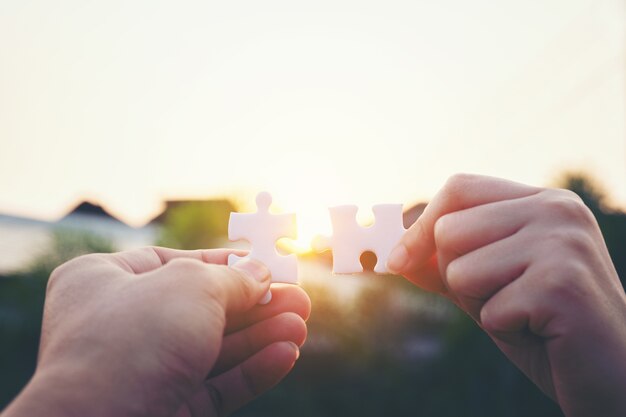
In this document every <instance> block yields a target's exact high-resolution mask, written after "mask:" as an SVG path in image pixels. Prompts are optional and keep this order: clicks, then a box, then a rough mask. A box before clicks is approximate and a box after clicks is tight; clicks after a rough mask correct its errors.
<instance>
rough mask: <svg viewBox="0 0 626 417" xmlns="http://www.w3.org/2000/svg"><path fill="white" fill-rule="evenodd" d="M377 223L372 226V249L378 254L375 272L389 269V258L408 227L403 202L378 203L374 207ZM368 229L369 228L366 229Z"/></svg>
mask: <svg viewBox="0 0 626 417" xmlns="http://www.w3.org/2000/svg"><path fill="white" fill-rule="evenodd" d="M372 212H373V213H374V218H375V219H376V220H375V223H374V225H373V226H371V227H370V228H368V229H370V234H371V236H370V239H368V242H369V243H370V245H369V246H370V249H369V250H371V251H372V252H374V253H375V254H376V260H377V261H376V266H375V267H374V272H377V273H379V274H384V273H387V272H389V271H387V258H389V254H390V253H391V251H392V250H393V248H395V247H396V245H397V244H398V242H400V239H401V238H402V235H403V234H404V232H406V229H405V228H404V224H403V221H402V204H378V205H375V206H374V207H372ZM366 230H367V229H366Z"/></svg>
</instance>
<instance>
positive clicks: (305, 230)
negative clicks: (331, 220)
mask: <svg viewBox="0 0 626 417" xmlns="http://www.w3.org/2000/svg"><path fill="white" fill-rule="evenodd" d="M297 216H298V217H297V228H298V237H297V238H296V239H293V240H292V239H281V240H280V241H279V243H280V245H281V246H282V247H283V248H284V249H285V250H286V251H288V252H290V253H295V254H298V255H303V254H306V253H310V252H312V250H313V249H312V247H311V243H312V242H313V239H314V238H315V237H316V236H318V235H325V234H328V233H329V231H328V228H329V226H328V225H327V224H326V223H327V219H325V218H324V217H323V216H320V213H312V212H311V211H307V210H302V211H298V212H297Z"/></svg>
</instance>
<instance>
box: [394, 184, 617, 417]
mask: <svg viewBox="0 0 626 417" xmlns="http://www.w3.org/2000/svg"><path fill="white" fill-rule="evenodd" d="M388 267H389V269H390V270H392V271H394V272H397V273H400V274H402V275H404V276H405V277H406V278H407V279H408V280H410V281H412V282H414V283H415V284H417V285H419V286H421V287H424V288H426V289H428V290H431V291H436V292H440V293H442V294H444V295H446V296H447V297H449V298H450V299H452V300H453V301H454V302H456V303H457V304H458V305H459V306H460V307H461V308H462V309H464V310H465V311H466V312H467V313H468V314H469V315H470V316H472V317H473V318H474V319H475V320H476V321H477V323H478V324H479V325H480V326H481V327H482V328H483V329H484V330H485V331H486V332H487V333H488V334H489V336H491V338H492V339H493V340H494V341H495V343H496V344H497V345H498V346H499V347H500V349H501V350H502V351H503V352H504V353H505V354H506V355H507V356H508V357H509V359H511V360H512V361H513V362H514V363H515V364H516V365H517V366H518V367H519V368H520V369H521V370H522V371H523V372H524V373H525V374H526V375H527V376H528V377H529V378H530V379H531V380H532V381H534V382H535V384H537V385H538V386H539V387H540V388H541V389H542V390H543V391H544V392H545V393H546V394H547V395H549V396H550V397H552V398H553V399H554V400H556V401H557V402H558V403H559V405H560V406H561V408H562V409H563V411H564V412H565V414H566V415H568V416H570V417H571V416H591V415H594V416H595V415H598V416H599V415H602V416H604V417H608V416H618V415H619V416H623V415H626V396H625V395H624V393H623V390H624V386H625V385H626V361H624V356H625V355H626V296H625V295H624V290H623V288H622V286H621V284H620V281H619V278H618V276H617V273H616V271H615V269H614V267H613V264H612V262H611V259H610V257H609V254H608V251H607V249H606V246H605V244H604V240H603V237H602V234H601V232H600V229H599V227H598V225H597V223H596V220H595V218H594V217H593V215H592V214H591V212H590V211H589V210H588V209H587V207H586V206H585V205H584V204H583V203H582V202H581V200H580V198H578V196H576V195H575V194H574V193H572V192H570V191H565V190H554V189H542V188H537V187H531V186H526V185H522V184H517V183H514V182H509V181H505V180H500V179H496V178H489V177H481V176H472V175H457V176H454V177H452V178H451V179H450V180H449V181H448V182H447V183H446V185H445V186H444V187H443V189H442V190H441V191H440V192H439V193H438V194H437V195H436V196H435V197H434V199H433V201H432V202H431V203H430V204H429V205H428V206H427V207H426V210H425V211H424V213H423V214H422V216H421V217H420V218H419V219H418V221H417V222H416V223H415V224H414V225H413V226H412V227H411V228H410V229H409V230H408V231H407V232H406V234H405V235H404V236H403V238H402V240H401V242H400V244H399V245H398V247H396V249H394V252H393V253H392V254H391V256H390V258H389V262H388Z"/></svg>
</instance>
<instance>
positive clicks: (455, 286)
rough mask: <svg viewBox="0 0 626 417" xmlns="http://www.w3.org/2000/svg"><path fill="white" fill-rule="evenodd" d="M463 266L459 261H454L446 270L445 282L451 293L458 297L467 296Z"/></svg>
mask: <svg viewBox="0 0 626 417" xmlns="http://www.w3.org/2000/svg"><path fill="white" fill-rule="evenodd" d="M463 269H464V268H463V265H462V263H461V261H460V260H459V259H455V260H453V261H452V262H450V263H449V264H448V267H447V268H446V280H447V282H448V287H449V288H450V290H452V292H454V293H455V294H458V295H467V294H466V292H467V288H466V282H465V280H464V279H463Z"/></svg>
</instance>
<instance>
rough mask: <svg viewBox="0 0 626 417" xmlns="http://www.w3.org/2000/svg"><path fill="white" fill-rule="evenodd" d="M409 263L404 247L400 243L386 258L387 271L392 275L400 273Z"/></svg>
mask: <svg viewBox="0 0 626 417" xmlns="http://www.w3.org/2000/svg"><path fill="white" fill-rule="evenodd" d="M407 262H409V253H408V252H407V251H406V247H405V246H404V245H403V244H402V243H400V244H399V245H398V246H396V247H395V248H394V249H393V250H392V251H391V253H390V254H389V258H387V270H388V271H389V272H391V273H393V274H397V273H399V272H401V271H402V270H403V269H404V267H405V266H406V264H407Z"/></svg>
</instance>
